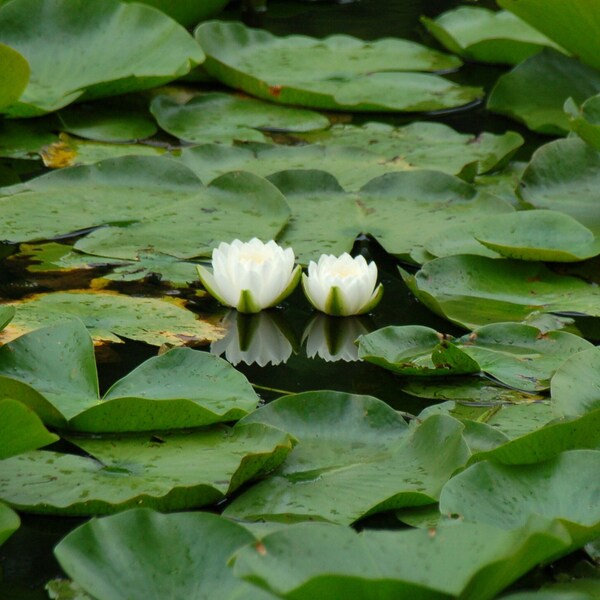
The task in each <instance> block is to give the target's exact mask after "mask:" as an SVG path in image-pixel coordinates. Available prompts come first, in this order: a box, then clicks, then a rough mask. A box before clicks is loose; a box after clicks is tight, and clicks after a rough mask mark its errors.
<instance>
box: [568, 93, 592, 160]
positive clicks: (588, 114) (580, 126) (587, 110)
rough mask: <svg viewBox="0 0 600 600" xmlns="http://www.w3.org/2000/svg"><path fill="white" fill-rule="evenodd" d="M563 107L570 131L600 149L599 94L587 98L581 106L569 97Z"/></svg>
mask: <svg viewBox="0 0 600 600" xmlns="http://www.w3.org/2000/svg"><path fill="white" fill-rule="evenodd" d="M564 109H565V113H566V115H567V118H568V119H569V124H570V126H571V131H574V132H575V133H576V134H577V135H578V136H579V137H580V138H581V139H582V140H584V141H586V142H587V143H588V144H590V145H591V146H593V147H594V148H595V149H596V150H600V95H596V96H592V97H591V98H588V99H587V100H586V101H585V102H584V103H583V104H582V105H581V106H577V104H576V103H575V101H574V100H573V98H569V99H568V100H567V101H566V102H565V105H564Z"/></svg>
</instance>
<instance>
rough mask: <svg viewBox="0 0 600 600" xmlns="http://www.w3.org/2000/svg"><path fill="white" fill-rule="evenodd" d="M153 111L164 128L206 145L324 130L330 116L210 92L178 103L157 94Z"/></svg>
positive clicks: (190, 140)
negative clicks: (271, 132)
mask: <svg viewBox="0 0 600 600" xmlns="http://www.w3.org/2000/svg"><path fill="white" fill-rule="evenodd" d="M150 110H151V112H152V114H153V115H154V116H155V117H156V120H157V121H158V124H159V125H160V126H161V127H162V129H164V130H165V131H167V132H169V133H170V134H171V135H174V136H176V137H178V138H180V139H182V140H186V141H188V142H194V143H197V144H205V143H207V142H227V143H229V142H232V141H233V140H241V141H253V142H256V141H258V142H265V141H268V140H269V138H268V137H267V136H265V135H264V134H263V131H311V130H313V129H326V128H327V127H329V119H328V118H327V117H325V116H323V115H320V114H319V113H316V112H313V111H312V110H305V109H299V108H286V107H283V106H277V105H275V104H271V103H268V102H262V101H261V100H256V99H254V98H244V97H241V96H232V95H230V94H220V93H216V92H215V93H211V94H203V95H201V96H196V97H194V98H192V99H191V100H189V101H188V102H186V103H185V104H180V103H178V102H176V101H175V100H173V99H172V98H170V97H169V96H157V97H156V98H154V100H153V101H152V104H151V105H150Z"/></svg>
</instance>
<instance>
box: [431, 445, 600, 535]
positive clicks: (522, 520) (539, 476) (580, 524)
mask: <svg viewBox="0 0 600 600" xmlns="http://www.w3.org/2000/svg"><path fill="white" fill-rule="evenodd" d="M599 471H600V452H599V451H596V450H571V451H569V452H563V453H562V454H560V455H558V456H557V457H556V458H553V459H551V460H548V461H546V462H542V463H538V464H534V465H510V466H509V465H498V464H495V463H492V462H488V461H485V462H480V463H477V464H475V465H472V466H470V467H469V468H468V469H466V470H465V471H463V472H462V473H459V474H458V475H456V476H455V477H453V478H452V479H451V480H450V481H449V482H448V483H447V484H446V485H445V486H444V489H443V490H442V495H441V498H440V512H441V513H442V514H448V515H449V514H458V515H460V516H461V517H462V518H464V519H465V520H467V521H471V522H478V523H487V524H490V525H495V526H497V527H502V528H504V529H511V530H514V529H515V528H518V527H523V526H524V525H525V524H526V522H527V520H528V519H529V518H530V516H531V515H539V516H541V517H543V518H545V519H551V520H559V521H560V522H561V523H562V524H563V525H564V526H565V527H566V528H567V529H568V531H569V533H570V534H571V536H572V537H573V539H574V541H575V543H576V544H577V545H583V544H584V543H585V542H587V541H589V540H592V539H594V538H595V537H597V536H598V533H600V504H599V503H598V502H597V495H598V485H597V474H598V472H599Z"/></svg>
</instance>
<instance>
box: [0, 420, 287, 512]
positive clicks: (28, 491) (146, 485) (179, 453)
mask: <svg viewBox="0 0 600 600" xmlns="http://www.w3.org/2000/svg"><path fill="white" fill-rule="evenodd" d="M68 439H69V441H70V442H71V443H74V444H76V445H77V446H79V447H80V448H81V449H82V450H83V451H84V452H86V453H87V454H88V455H89V456H78V455H74V454H60V453H57V452H48V451H44V450H35V451H33V452H28V453H25V454H21V455H19V456H14V457H12V458H7V459H5V460H4V461H3V462H2V473H1V474H0V498H1V499H3V500H4V501H6V502H7V503H8V504H10V505H12V506H14V507H16V508H18V509H19V510H23V511H26V512H33V513H44V514H58V515H65V516H67V515H72V516H78V515H79V516H81V515H98V514H106V513H113V512H119V511H122V510H124V509H127V508H132V507H136V508H141V507H149V508H156V509H157V510H161V511H175V510H183V509H189V508H198V507H200V506H205V505H207V504H214V503H216V502H219V501H220V500H222V499H223V498H224V497H226V496H227V495H229V494H231V493H232V492H233V491H234V490H235V489H236V488H238V487H239V486H240V485H242V484H244V483H246V482H247V481H248V480H250V479H252V478H255V477H259V476H261V475H264V474H266V473H267V472H269V471H270V470H272V469H273V468H275V467H276V466H278V465H279V464H280V463H281V462H282V461H283V460H284V459H285V456H286V455H287V453H288V452H289V451H290V449H291V447H292V442H291V440H290V437H289V435H288V434H286V433H283V432H282V431H279V430H277V429H274V428H272V427H267V426H265V425H248V426H243V427H241V426H236V427H233V428H228V427H225V426H216V427H212V428H207V429H204V430H202V431H199V432H195V433H187V434H174V433H168V434H162V435H160V436H152V435H147V436H138V437H131V436H128V437H103V438H102V439H92V438H89V439H84V438H68Z"/></svg>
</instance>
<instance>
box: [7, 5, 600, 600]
mask: <svg viewBox="0 0 600 600" xmlns="http://www.w3.org/2000/svg"><path fill="white" fill-rule="evenodd" d="M456 4H458V3H457V2H449V1H447V0H435V1H434V0H363V1H362V2H355V3H339V4H338V3H329V2H275V1H273V2H272V4H271V6H270V8H269V11H268V12H267V13H265V14H263V15H260V16H255V17H252V18H250V19H249V20H250V21H254V24H258V25H262V26H264V27H266V28H267V29H269V30H271V31H272V32H274V33H277V34H286V33H302V34H306V35H313V36H317V37H319V36H324V35H328V34H332V33H348V34H351V35H355V36H357V37H361V38H365V39H374V38H378V37H384V36H397V37H404V38H409V39H415V40H417V41H423V37H422V35H421V34H422V33H423V31H422V30H421V29H420V26H419V21H418V19H419V16H420V15H421V14H426V15H427V16H430V17H433V16H435V15H436V14H438V13H440V12H442V11H445V10H448V9H449V8H452V7H453V6H454V5H456ZM480 4H482V3H480ZM490 4H494V3H490ZM240 16H241V15H240V10H239V7H238V6H237V5H235V4H234V5H232V6H231V7H230V8H229V9H228V10H227V11H226V13H225V14H224V17H225V18H231V19H239V18H240ZM246 20H248V16H247V18H246ZM500 72H502V70H500V69H497V68H495V67H483V66H480V65H467V66H466V67H464V68H463V69H461V73H460V74H454V75H451V76H450V77H451V78H453V79H455V80H456V81H457V82H460V83H465V84H471V85H483V86H484V87H486V89H488V90H489V88H490V86H491V85H493V83H494V81H495V80H496V78H497V76H498V75H499V73H500ZM373 120H378V121H383V122H386V123H392V124H397V125H400V124H404V123H408V122H411V121H413V120H415V119H414V116H412V115H409V116H393V117H390V116H382V115H368V116H361V117H358V118H356V119H355V120H354V122H358V123H360V122H366V121H373ZM435 120H437V121H439V122H443V123H445V124H447V125H450V126H452V127H454V128H455V129H457V130H459V131H462V132H465V133H478V132H480V131H490V132H504V131H505V130H508V129H512V130H514V131H518V132H519V133H521V135H523V136H524V137H525V139H526V144H525V146H524V147H523V148H522V149H521V150H520V154H519V156H518V158H520V159H522V160H527V159H528V157H529V155H530V154H531V151H532V150H533V149H534V148H535V147H537V146H538V145H539V144H541V143H543V142H544V141H545V140H544V138H542V137H540V136H535V135H532V134H531V133H529V132H527V131H524V130H523V129H522V128H521V127H519V126H518V125H516V124H515V123H514V122H509V121H507V120H505V119H503V118H500V117H495V116H492V115H489V114H488V113H487V112H486V111H485V110H484V108H483V106H481V105H479V106H474V107H471V108H470V109H469V110H466V111H465V110H461V111H455V112H449V113H447V114H445V115H440V116H436V117H435ZM355 250H358V251H360V252H362V253H363V254H364V255H365V256H366V257H367V258H372V259H374V260H376V261H377V264H378V266H379V271H380V279H381V281H382V282H383V284H384V286H385V289H386V291H385V294H384V298H383V301H382V302H381V304H380V305H379V306H378V307H377V309H376V310H375V311H374V313H373V314H372V315H369V316H366V317H362V318H360V319H350V320H347V321H346V320H344V319H342V320H338V322H337V323H336V322H335V320H331V319H329V320H327V319H324V318H322V317H320V316H319V315H316V314H315V313H314V312H313V311H312V310H311V309H310V307H309V306H308V304H307V303H306V301H305V300H304V299H303V297H302V293H301V291H300V290H297V291H296V292H295V293H294V295H293V296H292V297H291V298H289V299H288V300H287V301H286V302H285V303H284V304H283V305H282V306H281V307H279V308H278V309H275V310H273V311H270V314H269V315H268V316H267V317H265V318H266V319H267V320H268V321H269V324H268V325H267V327H271V328H272V326H273V323H274V327H275V330H274V331H276V332H277V331H278V332H279V333H278V334H276V335H280V336H283V338H282V339H281V344H279V346H278V349H277V351H276V349H275V348H273V351H272V352H266V354H265V353H264V352H262V353H259V354H257V355H255V356H254V357H252V356H250V355H249V354H248V353H247V352H246V353H244V352H243V349H240V348H228V350H227V351H225V353H224V354H225V357H228V358H229V359H230V360H231V361H232V362H235V363H236V366H237V368H238V369H239V370H240V371H242V372H243V373H244V374H245V375H246V376H247V377H248V379H249V380H250V381H251V382H252V383H253V384H254V385H255V386H256V388H257V391H258V393H259V394H260V395H261V396H262V398H263V399H264V401H265V402H268V401H269V400H271V399H273V398H275V397H277V396H279V395H280V394H281V392H300V391H306V390H317V389H334V390H341V391H346V392H350V393H358V394H370V395H373V396H376V397H378V398H380V399H382V400H384V401H386V402H387V403H389V404H390V405H391V406H392V407H394V408H395V409H397V410H401V411H404V412H406V413H411V414H416V413H418V412H420V411H421V410H422V409H423V408H424V407H425V406H427V404H428V403H430V404H432V403H434V401H428V400H425V399H422V398H416V397H413V396H410V395H408V394H405V393H403V392H402V391H401V390H399V388H398V380H397V379H396V378H395V376H393V375H392V374H391V373H388V372H387V371H383V370H381V369H379V368H377V367H375V366H373V365H369V364H367V363H364V362H356V361H354V360H351V359H352V352H353V350H352V344H350V346H346V347H344V340H346V341H347V340H352V339H354V338H355V337H356V336H357V335H360V333H367V332H369V331H372V330H375V329H378V328H381V327H384V326H386V325H408V324H421V325H425V326H428V327H432V328H434V329H437V330H439V331H444V332H446V333H451V334H459V333H460V331H459V330H458V329H456V328H454V327H453V326H452V325H451V324H449V323H448V322H447V321H445V320H442V319H439V318H438V317H436V316H435V315H433V314H432V313H431V312H430V311H429V310H428V309H426V308H425V307H424V306H422V305H421V304H420V303H419V302H418V301H417V300H416V299H415V298H414V297H413V296H412V295H411V294H410V293H409V292H408V290H407V288H406V287H405V285H404V284H403V283H402V281H401V279H400V277H399V275H398V271H397V262H396V261H395V260H394V259H393V258H392V257H390V256H389V255H387V254H386V253H385V252H384V251H383V250H382V249H381V247H379V246H378V244H376V243H374V242H371V241H369V240H367V239H364V240H359V241H357V246H356V248H355ZM1 277H2V279H0V287H1V289H2V292H3V295H4V296H5V297H7V296H8V297H11V298H18V297H21V296H24V295H26V294H28V293H31V292H33V291H44V290H49V289H69V288H75V287H81V286H84V285H85V284H84V283H82V282H79V281H68V282H65V281H64V280H62V281H61V280H53V281H48V280H47V279H42V278H39V279H35V278H34V277H33V276H32V274H31V273H26V272H21V273H20V272H18V271H17V272H14V271H13V272H11V273H9V274H6V273H4V274H3V275H2V276H1ZM126 289H127V290H128V291H129V292H130V293H131V288H130V287H128V288H126ZM138 291H141V292H145V293H147V294H148V295H154V296H160V295H161V294H162V293H164V289H162V288H161V287H160V285H159V284H154V285H153V284H152V282H149V283H147V284H146V285H145V286H143V287H142V288H140V290H138ZM182 295H184V296H185V293H183V294H182ZM196 306H197V311H198V312H199V313H202V314H203V315H206V314H212V315H214V316H215V317H217V318H223V319H229V320H230V321H231V319H235V317H234V316H231V315H230V316H229V317H227V316H226V314H225V313H226V311H224V310H223V309H222V308H221V307H219V306H218V305H217V304H216V303H215V302H213V301H212V300H210V299H206V300H203V301H201V302H197V305H196ZM271 321H272V323H271ZM340 321H344V322H340ZM241 325H242V326H243V325H244V323H241ZM325 331H329V333H330V334H333V335H335V336H337V338H336V339H338V342H339V343H338V345H337V346H335V347H331V346H330V347H327V346H326V345H325V346H324V345H323V334H324V332H325ZM590 335H591V336H592V337H596V338H597V337H598V332H592V333H591V334H590ZM282 348H283V349H282ZM218 350H219V348H218V347H217V348H214V347H213V351H218ZM155 354H156V348H155V347H152V346H148V345H145V344H142V343H138V342H128V343H126V344H122V345H119V346H114V347H111V348H110V349H108V350H106V349H105V350H101V351H100V352H99V357H98V358H99V360H100V362H99V370H100V379H101V387H102V390H106V389H107V388H108V387H109V386H110V385H111V384H112V383H113V382H114V381H116V380H117V379H119V378H120V377H122V376H123V375H125V374H126V373H128V372H129V371H130V370H132V369H133V368H134V367H136V366H137V365H138V364H140V363H141V362H143V361H144V360H146V359H148V358H150V357H151V356H154V355H155ZM252 358H254V359H255V361H254V362H252V364H246V363H247V362H251V359H252ZM265 362H267V363H269V364H264V363H265ZM258 363H262V364H258ZM80 522H82V521H81V520H79V519H66V518H64V519H61V518H51V517H35V516H26V515H25V516H23V525H22V527H21V529H20V530H19V531H18V532H17V533H16V534H15V535H14V536H13V537H12V538H11V539H10V540H9V541H8V542H7V543H6V544H5V545H4V546H3V547H2V548H1V549H0V569H1V573H0V598H2V599H3V600H38V599H39V600H42V599H45V598H47V596H46V592H45V591H44V585H45V584H46V582H47V581H48V580H49V579H52V578H54V577H56V576H60V575H61V571H60V568H59V567H58V565H57V563H56V561H55V560H54V558H53V555H52V549H53V546H54V545H55V544H56V543H57V542H58V541H59V540H60V539H62V537H64V535H66V534H67V533H68V532H69V531H70V530H71V529H73V528H74V527H75V526H77V525H78V524H79V523H80Z"/></svg>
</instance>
